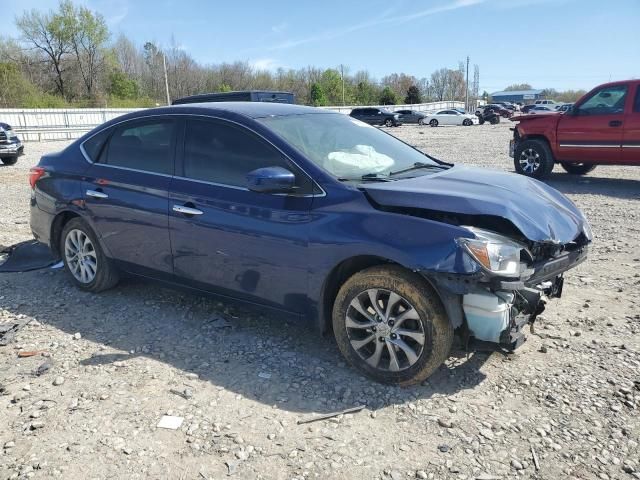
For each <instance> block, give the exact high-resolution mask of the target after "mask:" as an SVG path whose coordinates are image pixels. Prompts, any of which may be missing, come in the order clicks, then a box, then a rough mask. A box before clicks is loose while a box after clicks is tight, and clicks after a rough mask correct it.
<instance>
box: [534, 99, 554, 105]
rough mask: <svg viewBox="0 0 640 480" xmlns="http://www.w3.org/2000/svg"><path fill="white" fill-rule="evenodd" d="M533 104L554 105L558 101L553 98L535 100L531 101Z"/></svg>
mask: <svg viewBox="0 0 640 480" xmlns="http://www.w3.org/2000/svg"><path fill="white" fill-rule="evenodd" d="M533 104H534V105H551V106H555V105H559V104H558V102H556V101H555V100H536V101H535V102H533Z"/></svg>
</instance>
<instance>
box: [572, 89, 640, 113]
mask: <svg viewBox="0 0 640 480" xmlns="http://www.w3.org/2000/svg"><path fill="white" fill-rule="evenodd" d="M627 88H628V87H627V85H614V86H611V87H604V88H602V89H600V90H598V91H596V92H595V93H594V94H593V95H592V96H591V97H589V99H587V101H586V102H584V103H583V104H582V105H580V106H579V107H578V111H577V113H578V115H612V114H616V113H624V102H625V99H626V97H627Z"/></svg>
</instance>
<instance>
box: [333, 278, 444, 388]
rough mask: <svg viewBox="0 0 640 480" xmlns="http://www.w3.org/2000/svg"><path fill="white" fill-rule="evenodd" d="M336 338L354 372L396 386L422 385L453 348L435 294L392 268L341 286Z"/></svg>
mask: <svg viewBox="0 0 640 480" xmlns="http://www.w3.org/2000/svg"><path fill="white" fill-rule="evenodd" d="M372 299H374V300H375V305H376V306H375V307H374V303H373V300H372ZM385 301H386V303H385ZM354 305H355V306H354ZM333 332H334V335H335V338H336V342H337V344H338V348H339V349H340V352H341V353H342V355H344V357H345V358H346V359H347V360H348V361H349V363H350V364H351V365H353V367H354V368H356V369H357V370H359V371H360V372H362V373H364V374H365V375H367V376H368V377H370V378H372V379H373V380H375V381H377V382H381V383H387V384H395V385H413V384H416V383H420V382H422V381H424V380H425V379H426V378H428V377H429V376H430V375H431V374H432V373H433V372H435V371H436V370H437V369H438V367H440V365H441V364H442V363H443V362H444V361H445V360H446V359H447V357H448V356H449V352H450V350H451V345H452V343H453V328H452V327H451V323H450V322H449V319H448V318H447V315H446V312H445V309H444V307H443V305H442V303H441V302H440V299H439V297H438V295H437V294H436V292H435V291H434V290H433V288H431V286H430V285H429V284H428V283H427V282H426V281H425V280H424V279H423V278H422V277H420V276H419V275H418V274H416V273H413V272H411V271H408V270H405V269H404V268H401V267H399V266H390V265H389V266H377V267H371V268H368V269H366V270H363V271H361V272H359V273H356V274H355V275H353V276H352V277H351V278H349V279H348V280H347V281H346V282H345V283H344V285H342V287H341V288H340V291H339V292H338V295H337V297H336V300H335V303H334V306H333Z"/></svg>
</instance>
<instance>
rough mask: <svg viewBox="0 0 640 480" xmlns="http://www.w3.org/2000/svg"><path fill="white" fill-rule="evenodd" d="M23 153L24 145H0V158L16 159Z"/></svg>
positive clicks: (20, 143) (19, 143)
mask: <svg viewBox="0 0 640 480" xmlns="http://www.w3.org/2000/svg"><path fill="white" fill-rule="evenodd" d="M23 153H24V145H23V144H22V142H20V141H18V142H16V143H0V157H18V156H20V155H22V154H23Z"/></svg>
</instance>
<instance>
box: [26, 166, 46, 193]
mask: <svg viewBox="0 0 640 480" xmlns="http://www.w3.org/2000/svg"><path fill="white" fill-rule="evenodd" d="M44 174H45V170H44V168H42V167H33V168H31V169H30V170H29V185H31V189H34V188H36V182H37V181H38V180H40V179H41V178H42V177H43V176H44Z"/></svg>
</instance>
